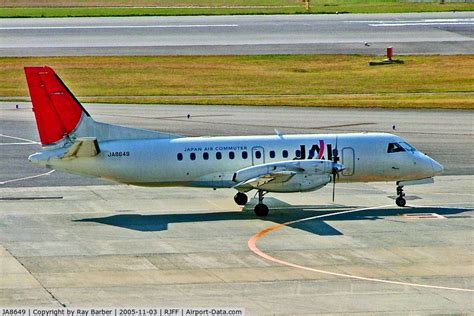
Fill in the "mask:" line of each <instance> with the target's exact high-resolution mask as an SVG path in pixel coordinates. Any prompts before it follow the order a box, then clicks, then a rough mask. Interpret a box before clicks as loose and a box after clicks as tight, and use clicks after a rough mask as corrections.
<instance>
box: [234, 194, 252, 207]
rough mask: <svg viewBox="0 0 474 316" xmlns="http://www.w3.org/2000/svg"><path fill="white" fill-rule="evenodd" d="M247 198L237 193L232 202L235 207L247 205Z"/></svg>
mask: <svg viewBox="0 0 474 316" xmlns="http://www.w3.org/2000/svg"><path fill="white" fill-rule="evenodd" d="M248 200H249V198H248V197H247V195H246V194H245V193H242V192H237V194H236V195H235V196H234V202H235V203H237V205H245V204H247V202H248Z"/></svg>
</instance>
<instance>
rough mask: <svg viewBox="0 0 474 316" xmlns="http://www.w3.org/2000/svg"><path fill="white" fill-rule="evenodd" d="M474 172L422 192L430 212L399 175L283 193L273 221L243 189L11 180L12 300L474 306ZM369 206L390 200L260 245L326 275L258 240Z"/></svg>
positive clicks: (8, 258) (6, 229) (287, 307)
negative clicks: (403, 190)
mask: <svg viewBox="0 0 474 316" xmlns="http://www.w3.org/2000/svg"><path fill="white" fill-rule="evenodd" d="M473 180H474V178H473V176H444V177H439V178H438V179H437V180H436V183H435V184H433V185H427V186H416V187H412V188H410V190H409V201H408V203H409V205H412V206H417V207H407V208H403V209H401V208H398V207H396V206H394V202H393V200H392V199H391V198H389V197H387V196H390V195H392V194H393V189H394V186H393V184H385V183H378V184H370V185H367V184H357V185H355V184H351V185H348V184H341V185H340V186H338V188H337V197H336V202H337V204H332V203H331V202H330V200H331V191H330V188H324V189H322V190H320V191H317V192H314V193H305V194H270V195H268V196H267V199H266V202H267V203H268V204H269V205H270V208H271V211H270V215H269V216H268V217H267V218H264V219H261V218H256V217H255V215H254V213H253V210H252V204H255V200H252V201H251V205H249V206H247V207H246V208H244V209H243V210H241V209H240V207H238V206H236V205H235V204H234V203H233V200H232V196H233V195H234V192H233V190H217V191H212V190H203V189H192V188H163V189H149V188H148V189H146V188H136V187H129V186H122V185H119V186H115V185H102V186H75V187H71V186H63V187H23V188H3V187H0V197H1V199H0V263H1V264H0V306H44V307H46V306H47V307H60V306H67V307H72V308H74V307H84V306H112V307H114V306H115V307H117V306H121V307H124V306H125V307H126V306H135V307H145V306H146V307H210V308H217V307H235V308H245V310H246V314H247V315H269V314H272V315H274V314H276V315H289V314H291V315H297V314H305V315H308V314H311V315H314V314H349V313H359V314H364V315H367V314H387V315H394V314H410V313H413V314H461V313H463V314H470V313H474V303H473V302H474V269H473V255H474V254H473V250H474V247H473V246H474V245H473V240H474V238H473V237H474V235H473V231H474V221H473V215H474V212H473V208H474V201H473V196H474V190H473V183H474V182H473ZM385 205H389V206H388V207H382V206H385ZM366 206H370V207H373V206H381V207H380V208H376V209H371V210H370V211H365V212H360V213H353V214H347V215H345V216H337V217H333V218H331V217H329V218H326V219H324V220H311V221H306V222H303V223H300V224H293V225H291V226H290V227H283V228H281V229H279V230H278V231H275V232H272V233H269V234H267V235H265V236H264V237H262V238H260V239H259V240H258V243H257V245H258V247H259V248H260V249H261V250H262V251H264V252H265V253H267V254H269V255H271V256H272V257H275V258H278V259H279V260H282V261H285V262H290V263H293V264H297V265H300V266H303V267H307V268H310V269H317V270H320V271H323V272H314V271H307V270H305V269H302V268H295V267H289V266H286V265H283V264H281V263H275V262H271V261H268V260H266V259H264V258H262V257H260V256H257V255H256V254H255V253H253V252H252V251H250V250H249V248H248V247H247V242H248V240H249V239H250V238H251V237H252V236H253V235H254V234H256V233H258V232H260V231H262V230H263V229H265V228H267V227H269V226H273V225H275V224H278V223H284V222H288V221H290V220H296V219H301V218H307V217H311V216H317V215H321V214H326V213H328V212H339V211H345V210H355V209H359V208H361V207H366ZM413 213H415V214H419V215H418V216H415V215H414V214H413ZM427 213H429V214H432V213H436V215H427ZM406 214H409V215H411V216H408V215H406ZM420 214H423V216H420ZM328 273H339V274H344V275H349V276H352V277H362V278H368V279H370V280H367V279H352V278H349V277H344V276H334V275H330V274H328ZM374 279H375V280H374ZM384 281H389V282H401V283H403V284H392V283H384ZM420 286H428V287H420ZM437 287H448V288H450V289H439V288H437Z"/></svg>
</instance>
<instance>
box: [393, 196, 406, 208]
mask: <svg viewBox="0 0 474 316" xmlns="http://www.w3.org/2000/svg"><path fill="white" fill-rule="evenodd" d="M395 203H397V205H398V206H400V207H404V206H405V205H406V204H407V200H405V199H404V198H402V197H397V199H396V200H395Z"/></svg>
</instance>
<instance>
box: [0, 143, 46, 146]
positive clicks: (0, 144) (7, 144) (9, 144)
mask: <svg viewBox="0 0 474 316" xmlns="http://www.w3.org/2000/svg"><path fill="white" fill-rule="evenodd" d="M12 145H38V143H0V146H12Z"/></svg>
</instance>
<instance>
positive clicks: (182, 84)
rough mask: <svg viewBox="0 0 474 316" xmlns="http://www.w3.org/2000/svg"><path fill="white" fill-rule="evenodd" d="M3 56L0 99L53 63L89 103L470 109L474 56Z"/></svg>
mask: <svg viewBox="0 0 474 316" xmlns="http://www.w3.org/2000/svg"><path fill="white" fill-rule="evenodd" d="M377 58H380V57H373V56H361V55H347V56H345V55H261V56H136V57H131V56H117V57H109V56H105V57H35V58H0V97H3V98H6V97H17V96H26V95H28V92H27V86H26V82H25V79H24V74H23V67H24V66H27V65H50V66H51V67H53V68H54V69H55V70H56V72H57V73H58V74H59V76H61V78H63V80H64V81H65V82H66V83H67V84H68V86H69V87H70V89H71V90H72V91H73V92H74V93H75V94H76V96H77V97H78V98H79V99H80V100H82V101H86V102H92V101H94V102H109V103H168V104H183V103H185V104H235V105H239V104H244V105H289V106H291V105H297V106H345V107H347V106H356V107H390V108H398V107H404V108H407V107H408V108H448V109H450V108H456V109H474V55H459V56H403V57H402V59H403V60H404V61H405V64H402V65H389V66H376V67H370V66H368V62H369V61H370V60H373V59H377Z"/></svg>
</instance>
